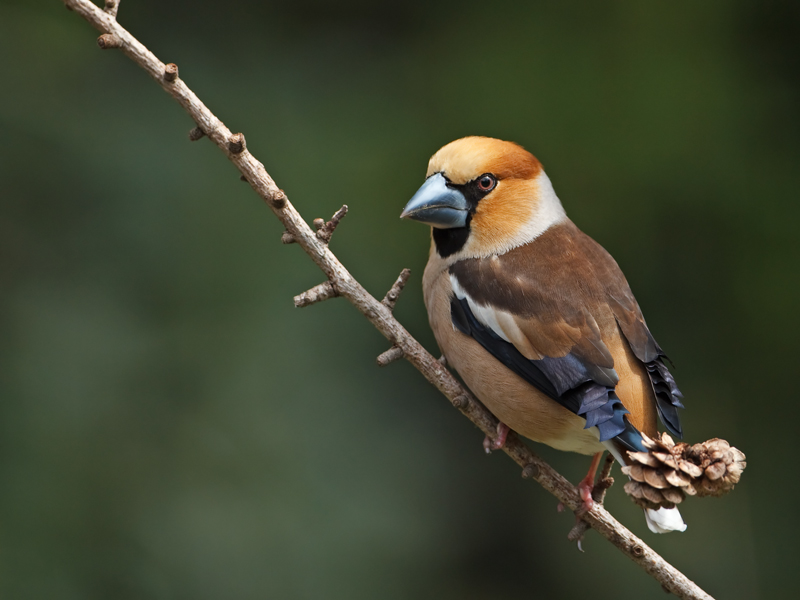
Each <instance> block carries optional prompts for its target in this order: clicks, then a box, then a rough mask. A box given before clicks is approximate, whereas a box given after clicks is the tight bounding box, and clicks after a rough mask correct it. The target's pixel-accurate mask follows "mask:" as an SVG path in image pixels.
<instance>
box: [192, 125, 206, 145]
mask: <svg viewBox="0 0 800 600" xmlns="http://www.w3.org/2000/svg"><path fill="white" fill-rule="evenodd" d="M204 135H205V133H203V130H202V129H200V128H199V127H195V128H194V129H192V130H191V131H190V132H189V141H190V142H196V141H197V140H199V139H200V138H202V137H203V136H204Z"/></svg>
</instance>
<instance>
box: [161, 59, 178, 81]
mask: <svg viewBox="0 0 800 600" xmlns="http://www.w3.org/2000/svg"><path fill="white" fill-rule="evenodd" d="M177 78H178V65H176V64H175V63H169V64H166V65H164V81H169V82H170V83H173V82H174V81H175V80H176V79H177Z"/></svg>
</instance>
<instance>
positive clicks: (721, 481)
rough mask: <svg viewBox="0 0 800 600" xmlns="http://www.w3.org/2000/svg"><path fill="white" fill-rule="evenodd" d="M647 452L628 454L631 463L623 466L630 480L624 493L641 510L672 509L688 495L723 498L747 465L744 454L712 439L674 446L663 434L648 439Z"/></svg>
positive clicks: (724, 442)
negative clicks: (691, 444) (700, 442)
mask: <svg viewBox="0 0 800 600" xmlns="http://www.w3.org/2000/svg"><path fill="white" fill-rule="evenodd" d="M642 437H643V438H644V442H643V443H644V446H645V448H647V449H648V450H649V451H648V452H628V456H629V457H630V458H631V461H632V463H631V464H630V465H629V466H626V467H622V472H623V473H625V474H626V475H628V476H629V477H630V478H631V481H629V482H628V483H626V484H625V492H626V493H627V494H628V495H629V496H630V497H631V499H632V500H633V501H634V502H635V503H636V504H638V505H639V506H642V507H644V508H659V507H662V506H663V507H666V508H672V507H674V506H675V505H676V504H680V503H681V502H682V501H683V499H684V498H685V497H686V496H687V495H688V496H722V495H724V494H727V493H728V492H729V491H731V490H732V489H733V487H734V486H735V485H736V484H737V483H739V479H740V478H741V476H742V471H744V468H745V467H746V466H747V463H746V462H745V456H744V453H743V452H741V451H740V450H737V449H736V448H733V447H731V445H730V444H728V442H726V441H725V440H720V439H717V438H714V439H712V440H708V441H707V442H703V443H702V444H695V445H693V446H690V445H689V444H684V443H683V442H681V443H679V444H676V443H675V442H674V441H673V440H672V438H671V437H670V436H669V435H667V434H666V433H662V434H661V437H660V438H656V439H650V438H649V437H647V436H646V435H643V436H642Z"/></svg>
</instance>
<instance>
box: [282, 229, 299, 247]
mask: <svg viewBox="0 0 800 600" xmlns="http://www.w3.org/2000/svg"><path fill="white" fill-rule="evenodd" d="M296 242H297V240H296V239H294V236H293V235H292V234H291V233H289V232H288V231H284V232H283V233H282V234H281V244H294V243H296Z"/></svg>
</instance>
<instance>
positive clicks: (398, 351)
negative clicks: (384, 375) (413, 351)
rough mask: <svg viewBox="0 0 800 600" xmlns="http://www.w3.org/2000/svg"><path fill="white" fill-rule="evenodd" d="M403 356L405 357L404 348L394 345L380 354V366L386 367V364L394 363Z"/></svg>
mask: <svg viewBox="0 0 800 600" xmlns="http://www.w3.org/2000/svg"><path fill="white" fill-rule="evenodd" d="M401 358H403V350H402V348H398V347H397V346H392V347H391V348H389V349H388V350H387V351H386V352H384V353H383V354H381V355H380V356H378V361H377V362H378V366H379V367H385V366H386V365H388V364H390V363H393V362H394V361H396V360H400V359H401Z"/></svg>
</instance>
